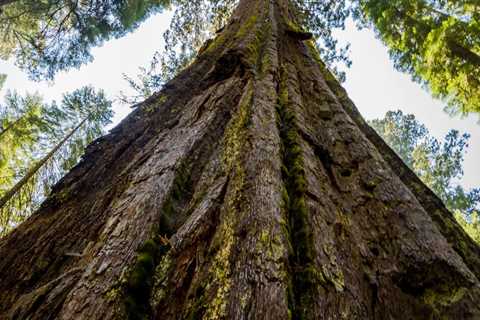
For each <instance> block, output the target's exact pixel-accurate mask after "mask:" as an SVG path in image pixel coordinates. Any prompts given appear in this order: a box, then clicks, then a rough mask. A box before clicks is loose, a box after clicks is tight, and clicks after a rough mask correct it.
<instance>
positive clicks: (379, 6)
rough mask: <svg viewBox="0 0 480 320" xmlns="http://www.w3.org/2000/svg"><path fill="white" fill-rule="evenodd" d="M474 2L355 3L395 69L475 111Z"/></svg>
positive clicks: (479, 19) (478, 53)
mask: <svg viewBox="0 0 480 320" xmlns="http://www.w3.org/2000/svg"><path fill="white" fill-rule="evenodd" d="M479 7H480V5H479V3H478V1H473V0H463V1H452V0H441V1H440V0H413V1H412V0H359V9H360V14H359V15H358V16H361V17H362V18H363V20H364V22H366V23H367V24H370V25H372V26H373V27H374V28H375V30H376V31H377V34H378V36H379V37H380V39H382V41H383V42H384V43H385V44H386V45H387V46H388V48H389V51H390V55H391V57H392V59H393V61H394V63H395V67H396V68H397V69H398V70H400V71H403V72H406V73H409V74H411V75H412V77H413V79H414V80H416V81H418V82H420V83H422V84H424V85H425V86H426V87H428V88H429V89H430V91H431V92H432V94H433V95H434V96H435V97H438V98H441V99H444V100H445V101H446V102H447V103H448V106H449V108H448V110H449V111H450V112H452V113H462V114H466V113H470V112H480V80H479V79H480V10H479Z"/></svg>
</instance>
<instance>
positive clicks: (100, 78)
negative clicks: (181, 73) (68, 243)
mask: <svg viewBox="0 0 480 320" xmlns="http://www.w3.org/2000/svg"><path fill="white" fill-rule="evenodd" d="M170 19H171V13H170V12H166V13H164V14H161V15H160V14H159V15H156V16H153V17H151V18H150V19H148V20H147V21H146V22H144V23H143V24H142V25H141V26H140V28H138V29H137V30H136V31H135V32H134V33H131V34H129V35H127V36H125V37H123V38H121V39H117V40H112V41H109V42H108V43H106V44H105V45H104V46H102V47H100V48H95V49H94V50H93V51H92V52H93V56H94V61H93V62H92V63H90V64H88V65H85V66H83V67H81V68H80V69H79V70H72V71H69V72H63V73H60V74H58V75H57V76H56V78H55V80H54V82H52V83H47V82H32V81H29V80H28V78H27V76H26V75H25V74H24V73H22V72H21V71H20V70H19V69H18V68H16V67H15V66H14V65H13V61H8V62H5V61H1V60H0V73H6V74H7V75H8V78H7V81H6V83H5V88H4V89H3V92H0V96H3V95H4V93H5V91H6V89H11V90H13V89H14V90H17V91H19V92H20V93H25V92H27V91H28V92H35V91H37V92H39V93H40V94H41V95H43V97H44V98H45V100H46V101H49V100H52V99H56V100H60V99H61V95H62V93H63V92H67V91H73V90H75V89H77V88H80V87H82V86H84V85H89V84H91V85H93V86H95V87H96V88H102V89H104V90H105V92H106V93H107V94H108V96H109V97H110V98H115V97H117V96H118V94H119V92H120V91H121V90H123V91H124V92H128V91H129V88H128V84H127V83H126V81H125V80H123V77H122V74H123V73H125V74H128V75H130V76H134V75H136V74H137V73H138V67H140V66H147V65H148V63H149V62H150V60H151V58H152V56H153V54H154V52H155V51H156V50H161V49H163V45H164V44H163V38H162V33H163V31H164V30H165V29H166V28H167V27H168V24H169V22H170ZM338 35H339V37H340V38H341V40H342V41H348V42H350V43H351V50H350V54H351V59H352V61H353V65H352V67H351V68H350V69H349V70H347V81H346V82H345V83H344V87H345V88H346V89H347V91H348V93H349V95H350V98H352V100H353V101H354V102H355V104H356V105H357V107H358V109H359V110H360V112H361V113H362V115H363V116H364V117H365V118H366V119H373V118H380V117H383V116H384V115H385V113H386V112H387V111H388V110H396V109H401V110H402V111H403V112H404V113H412V114H414V115H415V116H416V118H417V119H418V120H419V121H420V122H422V123H424V124H425V125H426V126H427V128H428V129H429V130H430V132H431V134H432V135H434V136H435V137H436V138H439V139H443V137H444V136H445V134H446V133H447V132H448V130H449V129H457V130H459V131H460V132H461V133H463V132H468V133H470V134H471V138H470V147H469V149H468V152H467V155H466V157H465V163H464V170H465V176H464V178H463V179H462V181H461V184H462V185H463V186H464V187H466V188H472V187H477V186H478V185H479V181H480V163H479V162H480V125H479V124H478V123H477V120H478V117H476V116H471V117H468V118H465V119H461V118H459V117H456V118H451V117H449V116H448V115H447V114H446V113H445V112H444V111H443V104H442V103H441V102H440V101H438V100H433V99H432V98H431V97H430V95H429V94H428V92H426V91H425V90H423V89H422V88H421V87H420V86H419V85H418V84H416V83H413V82H412V81H411V80H410V77H409V76H408V75H405V74H401V73H399V72H397V71H395V70H394V68H393V65H392V63H391V62H390V60H389V57H388V53H387V50H386V48H385V47H384V46H383V45H382V44H381V43H380V42H379V41H378V40H377V39H375V37H374V34H373V33H372V32H371V31H370V30H362V31H358V30H356V29H355V27H354V26H353V24H352V23H350V24H349V25H348V27H347V29H346V30H345V31H342V32H340V33H339V34H338ZM114 109H115V118H114V124H117V123H118V122H119V121H120V120H121V119H123V117H125V115H127V114H128V112H129V111H130V108H129V107H128V106H123V105H121V104H120V103H115V107H114Z"/></svg>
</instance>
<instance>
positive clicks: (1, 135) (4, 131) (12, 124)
mask: <svg viewBox="0 0 480 320" xmlns="http://www.w3.org/2000/svg"><path fill="white" fill-rule="evenodd" d="M24 117H25V114H23V115H21V116H20V117H18V118H17V119H15V121H13V122H12V123H10V124H8V125H7V127H6V128H0V139H1V138H2V137H3V135H4V134H5V133H7V132H8V131H9V130H10V129H12V128H13V127H15V126H16V125H17V124H18V123H19V122H20V121H21V120H22V119H23V118H24Z"/></svg>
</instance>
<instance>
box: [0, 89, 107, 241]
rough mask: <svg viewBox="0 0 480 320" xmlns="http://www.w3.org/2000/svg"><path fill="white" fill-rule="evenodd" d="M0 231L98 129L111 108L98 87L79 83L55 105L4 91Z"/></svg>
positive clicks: (32, 204)
mask: <svg viewBox="0 0 480 320" xmlns="http://www.w3.org/2000/svg"><path fill="white" fill-rule="evenodd" d="M0 110H1V111H0V125H1V128H2V129H1V130H2V131H1V132H0V235H2V234H4V233H6V232H8V231H9V230H10V229H11V228H12V227H14V226H16V225H17V224H19V223H20V222H21V221H23V220H24V219H25V218H26V217H28V216H29V215H30V214H31V213H32V212H33V211H34V210H35V209H36V208H37V207H38V205H39V204H40V203H41V201H43V199H45V197H46V196H47V195H48V194H49V193H50V189H51V188H52V186H53V185H54V184H55V183H56V182H57V181H58V180H59V179H60V178H61V177H62V176H63V175H64V174H65V173H66V172H67V171H68V170H70V169H71V168H72V167H73V166H74V165H75V164H76V163H77V162H78V160H79V159H80V157H81V156H82V154H83V150H84V149H85V147H86V146H87V145H88V144H89V143H90V142H92V141H93V140H94V139H96V138H97V137H98V136H100V135H101V134H103V128H104V126H105V125H106V124H107V123H109V122H110V118H111V117H112V115H113V113H112V110H111V102H110V101H109V100H107V98H106V97H105V94H104V93H103V91H98V92H96V91H95V90H94V89H93V88H92V87H84V88H81V89H78V90H75V91H74V92H72V93H67V94H65V95H64V96H63V99H62V102H61V104H60V105H57V103H55V102H53V103H51V104H47V103H44V102H43V101H42V99H41V97H40V96H39V95H27V96H25V97H21V96H19V95H18V94H16V93H8V94H7V96H6V102H5V104H4V105H1V109H0Z"/></svg>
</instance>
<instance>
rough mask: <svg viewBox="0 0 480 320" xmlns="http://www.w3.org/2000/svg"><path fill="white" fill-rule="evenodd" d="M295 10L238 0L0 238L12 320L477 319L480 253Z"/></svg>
mask: <svg viewBox="0 0 480 320" xmlns="http://www.w3.org/2000/svg"><path fill="white" fill-rule="evenodd" d="M291 12H292V11H291V10H289V8H288V4H287V0H276V1H275V0H271V1H268V0H267V1H265V0H242V1H240V4H239V6H238V8H237V9H236V11H235V12H234V15H233V18H232V19H231V21H230V24H228V26H227V27H226V28H225V29H224V30H223V31H222V32H221V33H220V34H219V35H218V36H217V38H216V39H215V40H214V41H213V42H211V43H210V44H209V45H208V47H206V48H205V50H204V51H203V52H202V54H201V55H200V56H199V57H198V58H197V60H196V61H195V62H194V63H193V64H192V65H191V66H189V67H188V68H187V69H186V70H185V71H183V72H182V73H181V74H180V75H179V76H178V77H176V78H175V79H174V80H173V81H171V82H170V83H168V84H167V85H166V86H165V88H164V90H163V91H161V92H160V93H159V94H157V95H155V96H153V97H152V98H150V99H148V100H147V101H145V102H144V103H143V104H142V105H141V106H140V107H138V108H137V109H136V110H135V111H134V112H133V113H132V114H131V115H130V116H129V117H128V118H127V119H125V120H124V121H123V122H122V123H121V124H120V125H119V126H117V127H116V128H115V129H114V130H113V131H112V132H111V133H110V134H109V135H107V136H105V137H103V138H101V139H99V140H97V141H96V142H95V143H93V144H92V145H91V146H90V147H89V148H88V150H87V154H86V156H85V158H84V159H83V161H82V162H81V163H80V164H79V165H78V166H77V167H75V168H74V169H73V170H72V171H71V172H70V173H69V174H68V175H67V176H66V177H65V178H64V179H63V180H62V181H60V183H58V184H57V185H56V187H55V188H54V192H53V195H52V196H51V197H50V198H49V199H48V200H47V201H46V202H45V203H44V204H43V206H42V208H41V209H40V210H39V211H38V212H37V213H36V214H35V215H33V216H32V217H31V218H30V219H28V220H27V221H26V222H25V223H23V224H22V225H20V226H19V227H18V228H17V229H16V230H15V231H14V232H12V233H11V234H10V235H9V236H8V237H6V238H4V239H3V240H1V242H0V256H1V257H2V259H1V260H0V318H2V316H3V317H6V318H12V319H27V318H28V319H105V320H106V319H114V318H120V319H121V318H129V319H144V318H147V319H148V318H151V319H292V318H293V319H439V318H440V317H443V318H447V319H479V318H480V306H479V304H478V298H479V293H480V289H479V280H478V278H479V277H480V248H479V247H478V246H477V245H476V244H475V243H474V242H473V241H472V240H471V239H470V238H469V237H468V236H467V235H466V234H465V232H463V231H462V229H461V227H460V226H459V225H458V224H457V223H456V222H455V220H454V218H453V217H452V215H451V213H450V212H448V211H447V210H446V209H445V207H444V206H443V204H442V203H441V202H440V200H439V199H438V198H437V197H435V195H434V194H433V193H432V192H431V191H430V190H429V189H428V188H427V187H425V185H424V184H422V183H421V182H420V180H419V179H418V178H417V177H416V176H415V175H414V174H413V173H412V172H411V171H410V170H409V169H408V168H407V167H406V166H405V165H404V164H403V162H402V161H401V160H400V159H399V158H398V157H397V156H396V155H395V153H394V152H393V151H392V150H391V149H390V148H388V147H387V145H386V144H385V143H384V142H383V141H382V140H381V139H380V138H379V136H378V135H377V134H376V133H375V132H374V131H373V130H372V129H371V128H370V127H368V125H367V124H366V123H365V121H364V120H363V119H362V117H361V116H360V115H359V113H358V112H357V110H356V108H355V107H354V105H353V104H352V103H351V101H350V100H349V99H348V97H347V95H346V93H345V91H344V90H343V89H342V88H341V87H340V85H339V84H338V82H337V81H336V80H335V79H334V78H333V76H332V75H331V74H330V73H329V72H328V71H327V70H326V68H325V66H324V65H323V63H322V62H321V61H320V60H319V59H318V56H317V53H316V51H315V50H314V48H313V46H312V44H311V43H309V41H305V39H306V38H307V36H306V34H305V33H303V32H300V31H299V30H298V29H297V28H296V27H295V19H294V17H293V15H292V13H291ZM374 92H375V90H374V89H373V88H372V94H373V93H374Z"/></svg>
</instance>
